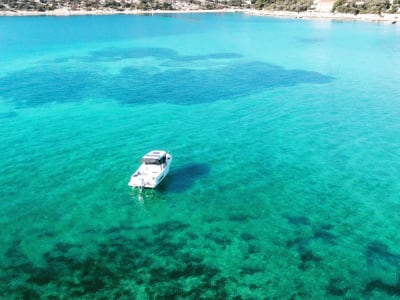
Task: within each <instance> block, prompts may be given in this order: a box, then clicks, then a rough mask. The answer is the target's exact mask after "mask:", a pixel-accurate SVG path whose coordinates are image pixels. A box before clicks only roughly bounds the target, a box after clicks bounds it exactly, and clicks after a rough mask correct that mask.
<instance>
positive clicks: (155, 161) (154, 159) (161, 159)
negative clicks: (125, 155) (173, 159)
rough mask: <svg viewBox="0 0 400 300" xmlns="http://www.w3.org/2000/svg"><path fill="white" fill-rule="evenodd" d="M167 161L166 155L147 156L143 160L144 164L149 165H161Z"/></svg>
mask: <svg viewBox="0 0 400 300" xmlns="http://www.w3.org/2000/svg"><path fill="white" fill-rule="evenodd" d="M165 161H166V155H165V154H163V155H151V154H148V155H145V156H143V158H142V162H144V163H145V164H147V165H161V164H163V163H165Z"/></svg>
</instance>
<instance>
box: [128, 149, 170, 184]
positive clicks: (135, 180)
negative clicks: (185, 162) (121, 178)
mask: <svg viewBox="0 0 400 300" xmlns="http://www.w3.org/2000/svg"><path fill="white" fill-rule="evenodd" d="M171 161H172V156H171V154H169V153H167V152H166V151H162V150H153V151H150V152H149V153H147V154H146V155H145V156H143V157H142V160H141V162H142V164H141V165H140V167H139V169H137V170H136V172H135V173H133V174H132V176H131V180H130V181H129V183H128V185H129V186H131V187H134V188H135V187H137V188H139V189H142V188H152V189H154V188H155V187H157V185H158V184H159V183H160V182H161V181H162V180H163V179H164V178H165V176H167V174H168V172H169V167H170V166H171Z"/></svg>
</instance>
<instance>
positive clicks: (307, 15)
mask: <svg viewBox="0 0 400 300" xmlns="http://www.w3.org/2000/svg"><path fill="white" fill-rule="evenodd" d="M234 12H242V13H246V14H249V15H255V16H267V17H279V18H293V19H321V20H344V21H346V20H347V21H366V22H381V23H388V24H397V25H399V24H400V14H399V13H397V14H381V15H377V14H358V15H354V14H344V13H330V12H318V11H306V12H300V13H298V12H291V11H269V10H255V9H239V8H231V9H229V8H228V9H214V10H192V9H188V10H136V9H135V10H122V11H121V10H113V9H101V10H71V9H68V8H61V9H56V10H52V11H44V12H39V11H22V10H17V11H1V12H0V16H80V15H113V14H138V15H139V14H146V15H149V14H151V15H154V14H181V13H234Z"/></svg>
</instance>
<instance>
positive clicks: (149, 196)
mask: <svg viewBox="0 0 400 300" xmlns="http://www.w3.org/2000/svg"><path fill="white" fill-rule="evenodd" d="M209 173H210V166H209V165H208V164H204V163H200V164H189V165H186V166H183V167H180V168H177V169H174V168H173V167H172V169H171V171H170V173H169V174H168V175H167V177H166V178H165V179H164V180H163V181H162V182H161V183H160V185H159V186H158V187H157V188H156V189H143V191H140V189H137V188H135V189H133V190H132V192H131V194H132V197H133V198H135V199H138V201H139V202H140V203H141V204H144V202H145V201H147V200H149V201H152V200H157V199H158V198H160V196H162V195H165V194H167V193H182V192H185V191H187V190H189V189H190V188H191V187H192V186H193V185H194V184H195V182H196V181H197V180H199V179H201V178H205V177H206V176H208V174H209Z"/></svg>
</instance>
